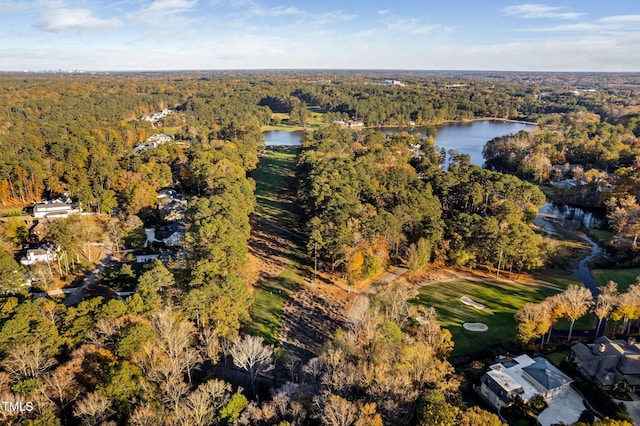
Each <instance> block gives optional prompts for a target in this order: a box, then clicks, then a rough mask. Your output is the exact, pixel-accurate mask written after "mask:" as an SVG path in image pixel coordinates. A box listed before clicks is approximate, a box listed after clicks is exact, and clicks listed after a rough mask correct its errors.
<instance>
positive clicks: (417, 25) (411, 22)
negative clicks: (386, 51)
mask: <svg viewBox="0 0 640 426" xmlns="http://www.w3.org/2000/svg"><path fill="white" fill-rule="evenodd" d="M387 29H389V30H391V31H396V32H404V33H409V34H415V35H427V34H431V33H433V32H436V31H446V30H447V27H445V26H444V25H439V24H423V23H421V22H420V21H419V20H418V19H396V20H394V21H392V22H389V23H388V24H387Z"/></svg>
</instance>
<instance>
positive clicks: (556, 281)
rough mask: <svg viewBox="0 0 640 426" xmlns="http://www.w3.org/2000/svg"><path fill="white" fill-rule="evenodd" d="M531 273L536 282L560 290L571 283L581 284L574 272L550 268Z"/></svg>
mask: <svg viewBox="0 0 640 426" xmlns="http://www.w3.org/2000/svg"><path fill="white" fill-rule="evenodd" d="M532 275H533V278H534V279H535V280H536V282H538V283H540V284H545V285H550V286H552V287H559V288H561V289H562V290H564V289H566V288H567V287H569V286H570V285H571V284H577V285H583V284H582V281H580V278H578V277H577V276H576V275H574V274H566V273H563V272H559V271H553V270H550V269H542V270H539V271H534V272H533V273H532Z"/></svg>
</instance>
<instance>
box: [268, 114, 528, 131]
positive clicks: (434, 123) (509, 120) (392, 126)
mask: <svg viewBox="0 0 640 426" xmlns="http://www.w3.org/2000/svg"><path fill="white" fill-rule="evenodd" d="M476 121H500V122H503V123H516V124H526V125H529V126H539V124H538V123H534V122H532V121H525V120H515V119H512V118H499V117H480V118H470V119H464V120H440V121H432V122H429V123H425V124H420V125H413V126H411V125H409V126H407V125H403V124H387V125H384V126H358V127H352V126H340V127H343V128H346V129H353V130H362V129H374V130H375V129H407V130H411V129H416V128H421V127H428V126H441V125H443V124H448V123H460V124H465V123H474V122H476ZM264 127H275V126H264ZM309 130H310V131H314V130H315V128H311V126H309V127H302V126H298V127H294V126H287V127H283V128H281V129H274V128H268V129H265V130H262V129H261V130H260V132H261V133H265V132H299V131H302V132H306V131H309Z"/></svg>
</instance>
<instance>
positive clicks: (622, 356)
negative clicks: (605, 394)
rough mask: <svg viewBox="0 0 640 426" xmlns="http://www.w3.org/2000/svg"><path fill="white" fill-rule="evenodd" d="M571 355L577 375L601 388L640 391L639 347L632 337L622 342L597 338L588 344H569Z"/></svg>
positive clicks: (603, 337)
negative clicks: (578, 372) (570, 345)
mask: <svg viewBox="0 0 640 426" xmlns="http://www.w3.org/2000/svg"><path fill="white" fill-rule="evenodd" d="M571 353H572V359H573V362H575V364H576V366H577V367H578V369H579V370H580V372H581V373H582V374H584V375H585V376H587V377H589V378H591V379H593V380H595V381H596V382H597V383H598V384H599V385H600V386H602V388H604V389H606V390H612V389H616V388H619V387H622V388H628V390H630V391H631V392H633V391H635V390H637V389H640V344H638V343H637V342H636V340H635V338H633V337H632V338H630V339H629V341H624V340H610V339H609V338H607V337H606V336H601V337H599V338H597V339H596V340H595V341H594V342H593V343H591V344H588V345H585V344H584V343H577V344H575V345H573V346H572V347H571Z"/></svg>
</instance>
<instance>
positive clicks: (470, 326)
mask: <svg viewBox="0 0 640 426" xmlns="http://www.w3.org/2000/svg"><path fill="white" fill-rule="evenodd" d="M462 327H464V329H465V330H469V331H487V330H488V329H489V327H488V326H487V324H483V323H481V322H465V323H464V324H462Z"/></svg>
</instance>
